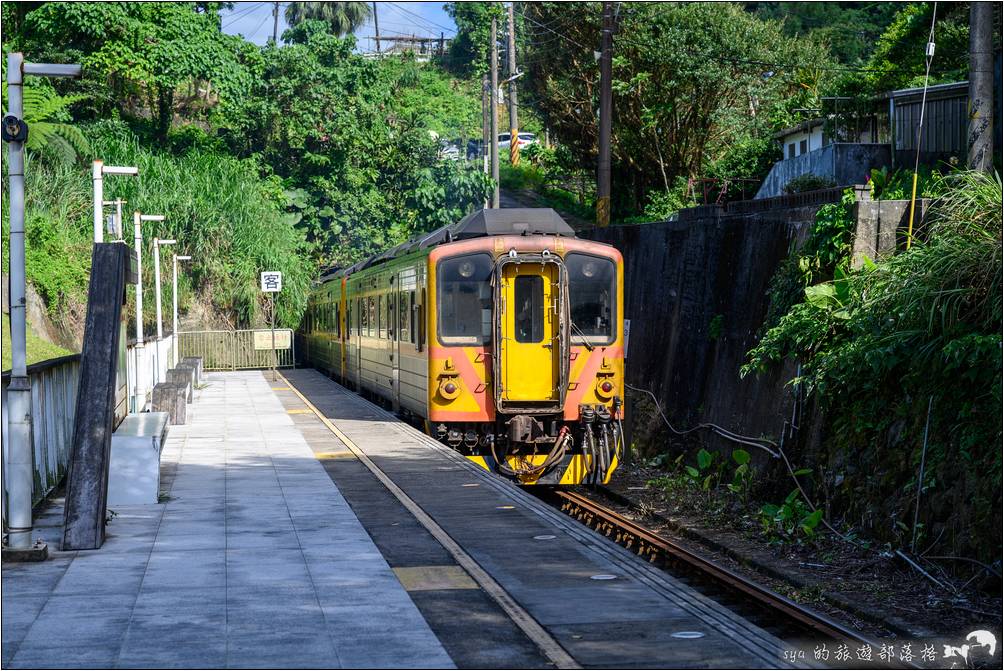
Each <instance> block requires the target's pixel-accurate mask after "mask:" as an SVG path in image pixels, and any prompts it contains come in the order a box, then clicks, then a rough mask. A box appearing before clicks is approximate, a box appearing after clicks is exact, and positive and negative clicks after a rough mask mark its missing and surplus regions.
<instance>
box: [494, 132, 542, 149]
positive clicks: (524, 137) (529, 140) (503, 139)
mask: <svg viewBox="0 0 1004 671" xmlns="http://www.w3.org/2000/svg"><path fill="white" fill-rule="evenodd" d="M516 137H517V140H516V141H517V142H518V143H519V146H520V147H525V146H527V145H530V144H537V136H536V135H534V134H533V133H517V134H516ZM510 138H511V134H510V133H500V134H499V149H508V148H509V144H510Z"/></svg>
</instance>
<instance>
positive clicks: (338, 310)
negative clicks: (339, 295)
mask: <svg viewBox="0 0 1004 671" xmlns="http://www.w3.org/2000/svg"><path fill="white" fill-rule="evenodd" d="M335 335H336V336H338V337H339V338H341V337H342V306H341V305H339V304H338V303H335Z"/></svg>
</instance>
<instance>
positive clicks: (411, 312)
mask: <svg viewBox="0 0 1004 671" xmlns="http://www.w3.org/2000/svg"><path fill="white" fill-rule="evenodd" d="M407 319H408V336H409V338H408V341H409V342H410V343H411V344H412V345H414V344H415V292H414V291H409V292H408V316H407Z"/></svg>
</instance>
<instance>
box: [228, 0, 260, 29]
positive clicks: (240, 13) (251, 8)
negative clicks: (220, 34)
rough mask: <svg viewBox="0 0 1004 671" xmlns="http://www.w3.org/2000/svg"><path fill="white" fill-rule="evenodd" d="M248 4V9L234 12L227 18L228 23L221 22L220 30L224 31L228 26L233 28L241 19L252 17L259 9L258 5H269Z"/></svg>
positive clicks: (243, 8)
mask: <svg viewBox="0 0 1004 671" xmlns="http://www.w3.org/2000/svg"><path fill="white" fill-rule="evenodd" d="M241 4H245V3H241ZM246 4H247V6H246V7H242V8H241V9H237V10H234V11H233V12H232V13H231V14H230V15H229V16H228V17H227V20H226V21H221V22H220V28H221V29H222V28H226V27H228V26H232V25H233V24H234V23H235V22H236V21H238V20H239V19H243V18H245V17H247V16H250V15H252V14H254V12H255V10H257V9H258V5H264V4H267V3H264V2H249V3H246Z"/></svg>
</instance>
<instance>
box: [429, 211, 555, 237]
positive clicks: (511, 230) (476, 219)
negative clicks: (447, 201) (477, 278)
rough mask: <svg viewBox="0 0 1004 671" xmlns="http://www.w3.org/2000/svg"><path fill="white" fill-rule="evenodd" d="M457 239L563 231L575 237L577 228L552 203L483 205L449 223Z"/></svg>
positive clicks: (544, 233)
mask: <svg viewBox="0 0 1004 671" xmlns="http://www.w3.org/2000/svg"><path fill="white" fill-rule="evenodd" d="M446 228H447V231H448V232H449V233H450V234H451V237H452V238H453V239H454V240H464V239H468V238H481V237H485V236H490V235H561V236H567V237H572V238H574V237H575V231H574V230H572V227H571V226H569V225H568V223H567V222H566V221H565V220H564V219H562V218H561V215H559V214H558V213H557V212H555V211H554V210H552V209H551V208H549V207H533V208H530V207H526V208H521V207H514V208H502V209H482V210H477V211H476V212H472V213H470V214H468V215H467V216H466V217H464V218H463V219H461V220H460V221H458V222H457V223H456V224H453V225H451V226H447V227H446Z"/></svg>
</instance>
